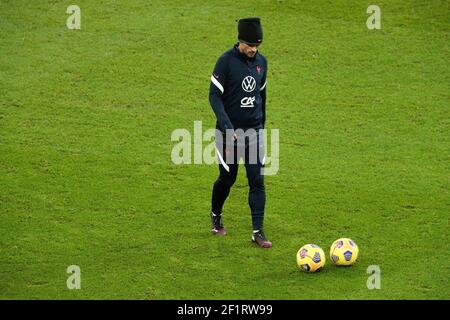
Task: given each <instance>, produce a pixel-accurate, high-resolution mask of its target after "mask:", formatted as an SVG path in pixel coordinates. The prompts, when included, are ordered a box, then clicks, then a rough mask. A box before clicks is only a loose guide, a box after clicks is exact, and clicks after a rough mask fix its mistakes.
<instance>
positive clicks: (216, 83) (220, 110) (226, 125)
mask: <svg viewBox="0 0 450 320" xmlns="http://www.w3.org/2000/svg"><path fill="white" fill-rule="evenodd" d="M227 74H228V62H227V59H226V57H225V56H222V57H220V58H219V60H217V63H216V66H215V67H214V71H213V73H212V75H211V83H210V86H209V103H210V104H211V107H212V109H213V110H214V113H215V115H216V118H217V122H218V123H219V127H220V129H221V130H222V131H223V132H225V130H227V129H234V128H233V124H232V123H231V121H230V118H229V117H228V114H227V113H226V111H225V106H224V104H223V99H222V97H223V93H224V88H225V87H226V82H227Z"/></svg>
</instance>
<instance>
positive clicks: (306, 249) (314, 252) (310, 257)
mask: <svg viewBox="0 0 450 320" xmlns="http://www.w3.org/2000/svg"><path fill="white" fill-rule="evenodd" d="M297 265H298V267H299V268H300V269H301V270H303V271H305V272H316V271H320V269H322V268H323V266H324V265H325V253H324V252H323V250H322V249H321V248H320V247H319V246H317V245H315V244H306V245H304V246H303V247H301V248H300V249H299V250H298V252H297Z"/></svg>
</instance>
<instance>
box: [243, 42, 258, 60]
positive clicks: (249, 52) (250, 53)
mask: <svg viewBox="0 0 450 320" xmlns="http://www.w3.org/2000/svg"><path fill="white" fill-rule="evenodd" d="M258 47H259V44H252V45H250V44H246V43H244V42H240V43H239V49H240V50H241V52H242V53H243V54H245V55H246V56H247V57H249V58H254V57H255V55H256V52H258Z"/></svg>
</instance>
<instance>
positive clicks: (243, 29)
mask: <svg viewBox="0 0 450 320" xmlns="http://www.w3.org/2000/svg"><path fill="white" fill-rule="evenodd" d="M238 39H239V40H240V41H242V42H245V43H247V44H258V43H262V40H263V31H262V27H261V21H260V20H259V18H245V19H240V20H239V23H238Z"/></svg>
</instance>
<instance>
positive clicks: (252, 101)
mask: <svg viewBox="0 0 450 320" xmlns="http://www.w3.org/2000/svg"><path fill="white" fill-rule="evenodd" d="M266 76H267V59H266V58H265V57H264V56H263V55H261V54H260V53H259V52H257V53H256V55H255V57H254V58H253V59H248V58H247V57H246V56H245V55H243V54H241V53H240V52H239V49H238V48H237V45H235V46H234V47H233V48H232V49H230V50H228V51H226V52H225V53H224V54H222V56H221V57H220V58H219V59H218V60H217V63H216V66H215V67H214V71H213V74H212V75H211V84H210V89H209V102H210V103H211V107H212V108H213V110H214V113H215V114H216V117H217V123H216V127H217V128H219V129H220V130H222V131H223V132H224V131H225V130H226V129H239V128H241V129H249V128H254V129H260V128H264V125H265V121H266Z"/></svg>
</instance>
